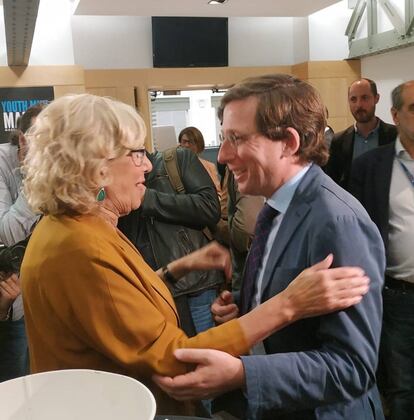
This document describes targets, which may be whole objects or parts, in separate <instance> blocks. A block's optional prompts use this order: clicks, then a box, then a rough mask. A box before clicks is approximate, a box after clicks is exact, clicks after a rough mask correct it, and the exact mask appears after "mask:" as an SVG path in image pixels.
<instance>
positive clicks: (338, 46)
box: [309, 0, 352, 61]
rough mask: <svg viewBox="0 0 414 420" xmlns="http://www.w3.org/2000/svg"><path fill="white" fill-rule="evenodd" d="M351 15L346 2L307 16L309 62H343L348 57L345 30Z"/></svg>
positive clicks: (344, 0) (345, 0)
mask: <svg viewBox="0 0 414 420" xmlns="http://www.w3.org/2000/svg"><path fill="white" fill-rule="evenodd" d="M351 15H352V10H350V9H348V1H347V0H343V1H341V2H339V3H335V4H333V5H332V6H329V7H327V8H325V9H323V10H320V11H319V12H316V13H313V14H312V15H309V60H310V61H319V60H343V59H344V58H347V57H348V54H349V49H348V37H347V36H345V29H346V27H347V25H348V22H349V19H350V17H351Z"/></svg>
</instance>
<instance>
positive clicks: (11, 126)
mask: <svg viewBox="0 0 414 420" xmlns="http://www.w3.org/2000/svg"><path fill="white" fill-rule="evenodd" d="M53 99H54V92H53V87H52V86H44V87H22V88H0V107H1V118H0V143H6V142H8V141H9V137H10V134H11V132H12V131H13V130H15V129H16V128H17V120H18V118H19V117H20V116H21V115H23V114H24V113H25V111H26V110H27V108H30V107H31V106H33V105H36V104H37V103H49V102H51V101H53Z"/></svg>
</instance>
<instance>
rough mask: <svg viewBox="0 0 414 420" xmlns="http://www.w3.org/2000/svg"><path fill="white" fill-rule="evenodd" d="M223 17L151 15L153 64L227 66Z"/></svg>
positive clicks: (225, 28)
mask: <svg viewBox="0 0 414 420" xmlns="http://www.w3.org/2000/svg"><path fill="white" fill-rule="evenodd" d="M227 20H228V19H227V18H211V17H170V16H168V17H166V16H154V17H153V18H152V54H153V66H154V67H224V66H228V29H227Z"/></svg>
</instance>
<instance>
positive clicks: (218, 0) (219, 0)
mask: <svg viewBox="0 0 414 420" xmlns="http://www.w3.org/2000/svg"><path fill="white" fill-rule="evenodd" d="M226 2H227V0H210V1H209V2H208V4H223V3H226Z"/></svg>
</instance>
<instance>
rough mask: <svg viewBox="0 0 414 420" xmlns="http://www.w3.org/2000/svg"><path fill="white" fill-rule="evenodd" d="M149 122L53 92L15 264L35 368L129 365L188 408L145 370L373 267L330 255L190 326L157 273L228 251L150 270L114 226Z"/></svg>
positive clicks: (321, 299)
mask: <svg viewBox="0 0 414 420" xmlns="http://www.w3.org/2000/svg"><path fill="white" fill-rule="evenodd" d="M145 134H146V130H145V126H144V123H143V120H142V118H141V117H140V116H139V115H138V114H137V113H136V111H135V110H134V109H133V108H131V107H130V106H128V105H125V104H123V103H120V102H117V101H114V100H111V99H108V98H102V97H97V96H93V95H89V94H82V95H73V96H66V97H62V98H59V99H57V100H55V101H54V102H53V103H51V104H50V105H49V106H48V107H47V108H46V109H45V110H44V111H42V113H41V114H40V115H39V116H38V118H37V121H36V123H35V126H34V127H33V129H32V130H31V131H30V134H29V135H28V137H29V140H30V141H29V145H30V146H29V151H28V155H27V158H26V161H25V168H24V169H25V192H26V195H27V198H28V201H29V203H30V205H31V206H32V207H33V209H34V210H35V211H37V212H40V213H42V214H43V217H42V219H41V220H40V222H39V223H38V225H37V226H36V228H35V230H34V232H33V234H32V237H31V240H30V241H29V244H28V247H27V250H26V254H25V257H24V260H23V264H22V269H21V279H22V292H23V296H24V309H25V316H26V328H27V334H28V341H29V350H30V360H31V369H32V372H33V373H36V372H43V371H49V370H56V369H76V368H84V369H96V370H104V371H109V372H115V373H122V374H125V375H129V376H131V377H134V378H137V379H138V380H140V381H142V382H144V383H146V384H147V385H148V386H149V388H150V389H151V390H152V391H153V392H154V394H155V397H156V400H157V405H158V412H159V413H168V414H177V413H182V414H188V415H190V414H192V413H193V411H192V406H189V405H188V404H191V403H185V404H186V405H184V403H180V402H177V401H174V400H171V399H170V398H169V397H168V396H167V395H166V394H164V393H163V392H162V391H161V390H160V389H159V388H156V386H155V384H154V383H152V381H151V376H152V375H153V374H154V373H158V374H161V375H167V376H175V375H177V374H181V373H184V372H186V371H188V370H189V369H191V367H190V366H187V365H185V364H183V363H181V362H179V361H178V360H177V359H176V358H175V357H174V350H175V349H177V348H184V347H186V348H189V347H192V348H208V347H209V348H213V349H218V350H223V351H226V352H228V353H230V354H232V355H240V354H242V353H246V352H247V351H248V350H249V348H250V347H252V346H253V345H254V344H255V343H257V342H259V341H261V340H263V339H264V338H265V337H267V336H268V335H270V334H271V333H272V332H274V331H275V330H278V329H280V328H283V327H284V326H285V325H287V324H289V323H291V322H294V321H295V320H297V319H299V318H303V317H308V316H314V315H316V314H320V313H324V312H329V311H333V310H337V309H339V308H344V307H347V306H349V305H353V304H355V303H357V302H359V301H360V300H361V299H362V295H363V294H365V293H366V291H367V290H368V279H367V278H366V277H364V275H363V273H362V272H361V270H360V269H357V268H335V269H331V270H328V269H327V268H328V267H329V266H330V264H331V262H332V256H331V257H327V258H326V259H325V260H324V261H323V262H321V263H319V264H317V265H316V266H314V267H312V268H310V269H307V270H305V271H304V272H303V273H302V274H301V275H300V276H298V278H297V279H296V280H295V281H294V282H292V283H291V284H290V285H289V287H288V288H287V289H286V290H284V291H283V292H282V293H280V294H279V295H277V296H275V297H273V298H272V299H270V300H268V301H267V302H265V303H263V304H262V305H260V306H258V307H257V308H255V309H254V310H253V311H251V312H250V313H248V314H246V315H244V316H242V317H240V318H238V319H233V320H231V321H229V322H226V323H224V324H222V325H220V326H218V327H215V328H212V329H210V330H208V331H205V332H203V333H200V334H198V335H196V336H194V337H191V338H188V337H187V336H186V335H185V333H184V332H183V331H182V330H181V329H180V327H179V322H180V321H179V319H178V316H177V311H176V308H175V305H174V301H173V299H172V296H171V294H170V293H169V290H168V288H167V286H166V285H165V283H164V282H163V281H162V278H168V279H169V281H173V280H174V279H178V278H180V277H181V276H183V275H184V274H186V273H188V272H189V271H191V270H200V269H203V270H205V269H222V270H224V271H225V273H226V275H227V276H229V275H230V272H231V267H230V259H229V255H228V252H227V251H226V250H225V249H224V248H223V247H221V246H219V245H218V244H217V243H212V244H209V245H208V246H207V247H204V248H202V249H200V250H198V251H196V252H195V253H193V254H189V255H187V256H185V257H183V258H181V259H179V260H176V261H174V262H172V263H169V264H168V265H167V266H166V267H164V268H162V269H160V270H158V271H157V272H156V273H155V272H154V271H152V270H151V268H150V267H149V266H148V265H147V264H146V263H145V261H144V260H143V259H142V257H141V255H140V254H139V253H138V251H137V250H136V248H135V247H134V246H133V245H132V243H131V242H129V240H128V239H127V238H126V237H125V236H124V235H123V234H122V233H121V232H120V231H119V230H118V229H117V222H118V218H119V216H121V215H125V214H128V213H129V212H130V211H131V210H133V209H136V208H138V207H139V206H140V204H141V201H142V199H143V196H144V194H145V186H144V174H145V173H146V172H148V171H150V170H151V163H150V162H149V160H148V159H147V157H146V154H145V149H144V138H145Z"/></svg>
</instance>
